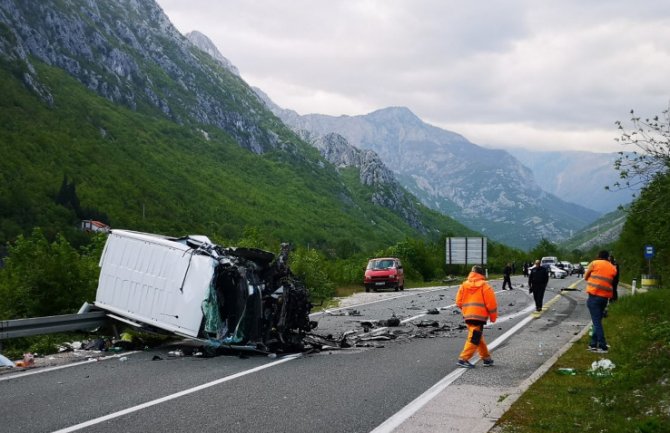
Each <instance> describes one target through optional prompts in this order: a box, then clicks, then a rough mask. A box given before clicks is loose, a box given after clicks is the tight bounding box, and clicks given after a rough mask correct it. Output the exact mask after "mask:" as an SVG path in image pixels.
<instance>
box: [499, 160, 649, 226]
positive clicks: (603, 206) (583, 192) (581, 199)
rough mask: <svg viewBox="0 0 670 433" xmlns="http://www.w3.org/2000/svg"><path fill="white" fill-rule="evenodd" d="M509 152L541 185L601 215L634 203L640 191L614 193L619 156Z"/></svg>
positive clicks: (617, 176) (546, 189)
mask: <svg viewBox="0 0 670 433" xmlns="http://www.w3.org/2000/svg"><path fill="white" fill-rule="evenodd" d="M508 152H509V153H511V154H512V155H514V157H515V158H516V159H518V160H519V161H521V162H522V163H523V164H524V165H525V166H527V167H529V168H530V169H531V170H532V171H533V173H534V175H535V179H536V181H537V183H538V184H539V186H540V187H541V188H542V189H544V190H545V191H547V192H549V193H551V194H554V195H556V196H558V197H561V198H562V199H563V200H566V201H569V202H572V203H578V204H581V205H582V206H584V207H587V208H589V209H593V210H596V211H598V212H601V213H609V212H611V211H613V210H615V209H617V208H618V207H619V206H621V205H626V204H628V203H630V202H631V201H632V200H633V197H632V195H633V194H634V193H637V192H638V191H637V190H635V189H625V190H618V191H615V190H614V188H612V189H610V190H607V191H606V190H605V187H606V186H610V187H612V185H614V184H615V183H616V182H617V181H620V179H619V172H618V171H616V170H615V169H614V162H615V160H616V159H617V158H619V157H620V155H619V153H594V152H578V151H563V152H538V151H528V150H524V149H510V150H508Z"/></svg>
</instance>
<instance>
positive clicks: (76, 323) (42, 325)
mask: <svg viewBox="0 0 670 433" xmlns="http://www.w3.org/2000/svg"><path fill="white" fill-rule="evenodd" d="M107 320H108V319H107V313H106V312H105V311H90V312H86V313H77V314H62V315H59V316H47V317H32V318H29V319H15V320H0V341H2V340H9V339H11V338H19V337H31V336H34V335H44V334H54V333H57V332H68V331H87V330H91V329H95V328H97V327H99V326H101V325H103V324H105V322H106V321H107Z"/></svg>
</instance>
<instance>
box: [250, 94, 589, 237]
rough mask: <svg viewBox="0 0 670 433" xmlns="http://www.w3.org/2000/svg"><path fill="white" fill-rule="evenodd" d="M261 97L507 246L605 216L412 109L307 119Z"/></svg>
mask: <svg viewBox="0 0 670 433" xmlns="http://www.w3.org/2000/svg"><path fill="white" fill-rule="evenodd" d="M261 98H262V99H264V100H265V102H266V104H267V105H268V107H269V108H270V109H271V110H272V111H273V112H274V113H275V114H276V115H277V116H278V117H279V118H281V119H282V120H283V121H284V123H286V124H287V125H289V126H290V127H291V128H292V129H293V130H294V131H309V133H310V134H312V135H313V136H320V135H326V134H329V133H337V134H339V135H341V136H343V137H345V138H346V140H347V141H348V142H349V143H350V144H351V145H353V146H355V147H358V148H361V149H370V150H373V151H375V152H376V153H377V154H378V155H379V156H380V157H381V159H382V160H383V161H384V163H385V164H386V165H387V166H388V167H390V168H391V169H392V170H393V171H394V173H395V174H396V176H397V177H398V180H399V182H400V183H401V184H402V185H403V186H404V187H405V188H407V189H408V190H409V191H410V192H411V193H413V194H414V195H416V196H417V197H418V198H419V199H420V200H421V201H422V202H423V203H424V204H425V205H427V206H428V207H430V208H432V209H435V210H438V211H440V212H442V213H444V214H447V215H449V216H451V217H453V218H455V219H457V220H458V221H461V222H463V223H464V224H466V225H467V226H469V227H471V228H473V229H474V230H476V231H478V232H481V233H484V234H486V235H487V236H489V237H491V238H493V239H495V240H498V241H500V242H503V243H505V244H508V245H513V246H516V247H520V248H525V249H528V248H531V247H533V246H535V245H536V244H537V243H538V242H539V241H540V239H542V238H546V239H549V240H551V241H552V242H558V241H561V240H564V239H567V238H568V237H569V235H570V233H571V232H573V231H574V230H577V229H579V228H581V227H583V226H585V225H586V224H588V223H589V222H591V221H593V220H594V219H596V218H597V217H598V216H599V213H598V212H596V211H593V210H591V209H588V208H586V207H583V206H579V205H576V204H573V203H570V202H567V201H565V200H562V199H561V198H559V197H556V196H554V195H552V194H549V193H546V192H545V191H543V190H542V189H541V188H540V186H539V185H538V184H537V183H536V181H535V179H534V177H533V173H532V172H531V171H530V170H529V169H528V168H526V167H525V166H524V165H522V164H521V163H520V162H519V161H518V160H517V159H516V158H514V157H513V156H512V155H510V154H509V153H507V152H505V151H502V150H491V149H486V148H483V147H481V146H477V145H476V144H473V143H471V142H470V141H468V140H467V139H466V138H465V137H463V136H461V135H459V134H456V133H454V132H450V131H446V130H443V129H440V128H437V127H434V126H432V125H429V124H427V123H425V122H423V121H422V120H421V119H419V118H418V117H417V116H416V115H415V114H414V113H412V112H411V111H410V110H409V109H407V108H404V107H391V108H385V109H381V110H377V111H375V112H372V113H369V114H366V115H361V116H338V117H335V116H326V115H321V114H308V115H304V116H301V115H298V114H297V113H296V112H294V111H292V110H288V109H282V108H280V107H278V106H277V105H276V104H273V103H272V102H271V101H269V100H267V98H263V96H262V95H261Z"/></svg>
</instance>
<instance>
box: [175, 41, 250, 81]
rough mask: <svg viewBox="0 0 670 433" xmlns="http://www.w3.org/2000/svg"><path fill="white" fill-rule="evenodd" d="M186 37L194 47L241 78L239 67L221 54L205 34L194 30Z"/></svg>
mask: <svg viewBox="0 0 670 433" xmlns="http://www.w3.org/2000/svg"><path fill="white" fill-rule="evenodd" d="M185 36H186V38H187V39H188V40H189V41H191V43H192V44H193V45H195V46H196V47H198V48H200V49H201V50H202V51H204V52H206V53H207V54H209V55H210V56H212V58H214V59H215V60H217V61H218V62H219V63H221V66H223V67H224V68H226V69H228V70H229V71H230V72H232V73H233V74H235V75H237V76H238V77H239V76H240V71H239V70H238V69H237V67H235V65H233V64H232V63H231V61H230V60H228V59H227V58H225V57H224V56H223V55H222V54H221V52H220V51H219V49H218V48H216V45H214V42H212V41H211V39H209V38H208V37H207V36H205V35H204V34H202V33H200V32H199V31H197V30H194V31H192V32H190V33H186V35H185Z"/></svg>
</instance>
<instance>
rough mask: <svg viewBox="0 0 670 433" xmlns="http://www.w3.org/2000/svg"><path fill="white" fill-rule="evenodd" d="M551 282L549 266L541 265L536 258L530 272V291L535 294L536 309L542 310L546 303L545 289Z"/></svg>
mask: <svg viewBox="0 0 670 433" xmlns="http://www.w3.org/2000/svg"><path fill="white" fill-rule="evenodd" d="M547 283H549V272H548V271H547V268H545V267H544V266H542V265H541V262H540V261H539V260H535V266H533V267H532V268H530V273H529V274H528V293H532V294H533V299H534V300H535V311H542V304H543V303H544V291H545V290H546V289H547Z"/></svg>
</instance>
